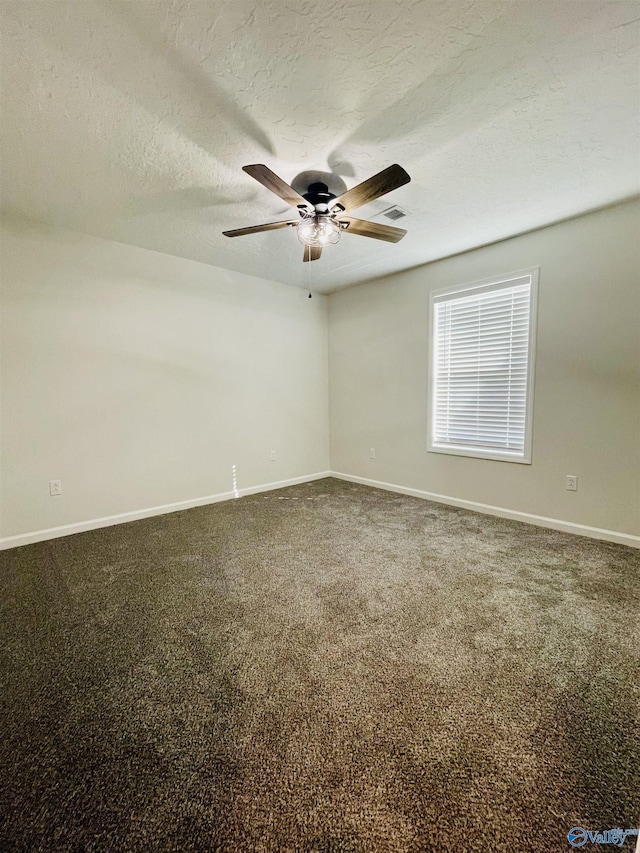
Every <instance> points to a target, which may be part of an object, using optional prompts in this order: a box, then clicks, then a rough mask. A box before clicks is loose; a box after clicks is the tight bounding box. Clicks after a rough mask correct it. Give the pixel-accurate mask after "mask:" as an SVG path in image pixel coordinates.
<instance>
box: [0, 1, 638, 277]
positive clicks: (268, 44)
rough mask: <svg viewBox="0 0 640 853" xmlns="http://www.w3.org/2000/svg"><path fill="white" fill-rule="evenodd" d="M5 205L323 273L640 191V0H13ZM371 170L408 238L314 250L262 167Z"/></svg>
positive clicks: (401, 257)
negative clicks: (275, 223) (257, 174)
mask: <svg viewBox="0 0 640 853" xmlns="http://www.w3.org/2000/svg"><path fill="white" fill-rule="evenodd" d="M0 12H1V14H2V64H3V87H2V122H3V142H2V166H3V194H2V195H3V205H4V208H5V210H6V211H8V212H9V213H10V214H12V215H14V216H25V217H28V218H34V219H37V220H41V221H44V222H49V223H52V224H57V225H61V226H64V227H67V228H71V229H76V230H81V231H87V232H89V233H92V234H96V235H98V236H102V237H107V238H111V239H114V240H119V241H122V242H125V243H131V244H133V245H138V246H142V247H146V248H151V249H156V250H159V251H163V252H167V253H170V254H175V255H179V256H183V257H188V258H192V259H195V260H199V261H204V262H209V263H212V264H215V265H218V266H222V267H226V268H229V269H235V270H238V271H241V272H244V273H248V274H253V275H259V276H263V277H266V278H270V279H274V280H279V281H283V282H285V283H288V284H293V285H299V286H303V287H307V286H309V285H310V284H311V285H312V286H313V287H314V288H315V289H318V290H331V289H334V288H337V287H340V286H343V285H346V284H349V283H353V282H356V281H361V280H363V279H366V278H369V277H371V276H373V275H379V274H382V273H386V272H391V271H395V270H400V269H403V268H406V267H409V266H413V265H416V264H420V263H424V262H426V261H428V260H432V259H434V258H437V257H442V256H444V255H447V254H450V253H452V252H456V251H461V250H464V249H468V248H472V247H474V246H477V245H480V244H482V243H484V242H487V241H491V240H496V239H499V238H503V237H505V236H509V235H512V234H514V233H518V232H520V231H523V230H526V229H529V228H532V227H537V226H540V225H544V224H548V223H549V222H552V221H555V220H557V219H560V218H563V217H567V216H571V215H575V214H578V213H581V212H584V211H585V210H588V209H592V208H594V207H597V206H600V205H604V204H609V203H613V202H615V201H618V200H621V199H622V198H626V197H629V196H631V195H634V194H635V193H637V192H638V191H639V189H640V186H639V180H640V179H639V176H638V169H637V158H638V117H637V111H638V91H639V87H640V83H639V78H638V51H639V44H640V42H639V24H638V20H637V19H638V18H640V6H639V4H637V3H629V2H611V3H590V2H589V3H568V2H564V3H558V2H557V1H556V0H553V2H551V0H542V2H517V3H515V2H511V0H509V2H473V0H470V2H467V3H463V2H453V3H452V2H449V0H447V2H434V0H413V2H412V0H399V1H398V2H393V0H351V2H348V3H347V2H336V0H325V2H322V3H317V2H309V0H278V2H275V0H272V2H262V3H255V2H247V0H230V1H229V2H210V1H209V0H207V2H204V0H202V2H198V0H190V2H185V0H154V2H152V3H150V2H144V0H127V2H121V1H120V0H108V2H107V0H73V1H71V0H59V2H56V3H42V2H31V0H4V2H2V4H1V5H0ZM254 162H264V163H267V164H268V165H269V166H270V167H271V168H273V169H274V171H276V172H278V173H279V174H281V175H282V177H284V178H285V179H286V180H288V181H290V180H292V179H293V177H294V176H295V175H296V174H297V173H299V172H300V171H303V170H305V169H323V170H333V171H335V172H336V173H338V174H340V175H342V176H343V178H344V179H345V181H346V182H347V184H348V185H349V186H352V185H353V184H355V183H357V182H359V181H360V180H363V179H364V178H366V177H368V176H369V175H371V174H373V173H375V172H377V171H379V170H380V169H382V168H384V167H386V166H388V165H389V164H390V163H392V162H399V163H400V164H401V165H403V166H404V167H405V168H406V169H407V170H408V172H409V174H410V175H411V176H412V178H413V182H412V183H411V184H409V185H408V186H406V187H403V188H401V189H400V190H397V191H396V192H395V193H393V194H392V195H391V196H387V197H385V198H384V199H382V200H379V201H378V202H374V203H373V204H371V205H369V206H368V207H366V208H362V209H361V211H360V213H359V215H361V216H362V217H363V218H367V217H371V216H375V215H376V214H377V213H379V212H380V211H381V210H382V209H384V207H386V206H388V204H390V203H392V202H395V203H398V204H401V205H402V206H403V207H406V208H407V209H408V210H409V211H411V217H410V218H409V219H408V220H406V227H407V228H408V230H409V234H408V235H407V237H406V238H405V239H404V240H403V242H402V243H400V244H398V245H397V246H393V245H387V244H382V243H379V242H377V241H373V240H368V239H364V238H358V237H352V236H351V235H345V237H344V239H343V240H341V242H340V244H339V245H338V246H337V247H335V249H331V250H327V251H325V253H324V256H323V258H322V260H321V261H320V262H318V263H314V264H308V265H306V267H303V265H302V263H301V262H300V261H301V249H300V246H299V245H298V243H297V241H296V240H295V235H293V234H291V233H290V232H289V231H288V230H285V231H281V232H270V233H268V234H261V235H253V236H251V237H245V238H239V239H237V240H233V241H232V240H228V239H226V238H224V237H222V235H221V231H222V230H223V229H227V228H235V227H241V226H244V225H251V224H258V223H260V222H267V221H271V220H273V219H274V218H287V216H288V212H289V209H288V208H287V207H286V205H284V203H282V202H280V200H279V199H278V198H277V197H275V196H272V195H271V194H270V193H269V192H268V191H267V190H266V189H263V188H262V187H260V186H259V185H258V184H257V183H255V182H254V181H253V180H252V179H251V178H249V177H248V176H247V175H245V174H244V173H243V172H242V171H241V167H242V165H244V164H246V163H254Z"/></svg>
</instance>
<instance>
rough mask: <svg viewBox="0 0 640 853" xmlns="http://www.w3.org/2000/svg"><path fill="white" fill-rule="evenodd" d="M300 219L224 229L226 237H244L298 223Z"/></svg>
mask: <svg viewBox="0 0 640 853" xmlns="http://www.w3.org/2000/svg"><path fill="white" fill-rule="evenodd" d="M297 224H298V220H296V219H287V220H285V221H284V222H267V224H266V225H250V226H249V227H248V228H235V229H234V230H233V231H223V232H222V233H223V234H224V236H225V237H243V236H244V235H245V234H257V233H258V232H260V231H273V230H274V229H275V228H284V227H285V226H286V225H297Z"/></svg>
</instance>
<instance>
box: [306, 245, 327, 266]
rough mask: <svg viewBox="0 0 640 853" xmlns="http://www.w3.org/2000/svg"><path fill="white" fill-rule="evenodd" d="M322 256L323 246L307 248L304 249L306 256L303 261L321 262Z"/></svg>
mask: <svg viewBox="0 0 640 853" xmlns="http://www.w3.org/2000/svg"><path fill="white" fill-rule="evenodd" d="M321 254H322V246H305V247H304V255H303V256H302V260H303V261H305V262H306V261H318V260H320V255H321Z"/></svg>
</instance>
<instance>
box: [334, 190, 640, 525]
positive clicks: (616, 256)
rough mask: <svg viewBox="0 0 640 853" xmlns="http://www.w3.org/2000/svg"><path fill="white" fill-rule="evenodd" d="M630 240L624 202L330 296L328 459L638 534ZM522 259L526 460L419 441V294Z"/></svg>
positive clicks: (634, 223)
mask: <svg viewBox="0 0 640 853" xmlns="http://www.w3.org/2000/svg"><path fill="white" fill-rule="evenodd" d="M407 227H411V226H410V224H409V225H408V226H407ZM428 239H429V237H428V235H425V240H428ZM639 246H640V204H639V203H638V202H632V203H628V204H624V205H620V206H618V207H615V208H612V209H609V210H604V211H600V212H598V213H593V214H589V215H587V216H583V217H580V218H578V219H574V220H572V221H569V222H565V223H561V224H559V225H554V226H550V227H548V228H545V229H543V230H540V231H537V232H535V233H531V234H528V235H524V236H522V237H517V238H514V239H512V240H508V241H505V242H503V243H499V244H496V245H494V246H490V247H487V248H484V249H478V250H476V251H473V252H469V253H467V254H464V255H460V256H457V257H454V258H450V259H447V260H444V261H440V262H438V263H434V264H430V265H427V266H424V267H420V268H417V269H414V270H411V271H408V272H405V273H401V274H398V275H394V276H390V277H387V278H384V279H380V280H377V281H373V282H369V283H367V284H364V285H361V286H359V287H355V288H351V289H348V290H345V291H341V292H338V293H334V294H332V295H331V296H330V299H329V341H330V343H329V365H330V367H329V377H330V434H331V468H332V470H333V471H336V472H342V473H345V474H350V475H355V476H359V477H364V478H369V479H372V480H377V481H381V482H386V483H391V484H396V485H399V486H404V487H408V488H414V489H419V490H423V491H427V492H431V493H435V494H440V495H447V496H450V497H453V498H457V499H460V500H467V501H475V502H478V503H482V504H488V505H492V506H497V507H503V508H506V509H509V510H513V511H519V512H524V513H531V514H534V515H539V516H545V517H550V518H555V519H560V520H564V521H568V522H574V523H577V524H582V525H587V526H591V527H597V528H603V529H605V530H613V531H619V532H622V533H627V534H632V535H640V372H639V371H640V257H639V248H638V247H639ZM399 249H400V251H401V250H402V249H401V246H400V247H399ZM392 250H393V248H391V249H390V251H392ZM533 266H539V267H540V284H539V299H538V332H537V359H536V377H535V400H534V424H533V464H532V465H521V464H514V463H509V462H496V461H491V460H485V459H473V458H468V457H456V456H445V455H440V454H434V453H427V451H426V442H427V411H428V402H427V367H428V361H427V359H428V351H429V340H428V305H429V293H430V292H431V291H433V290H440V289H443V288H446V287H448V286H451V285H457V284H463V283H465V282H473V281H477V280H479V279H483V278H487V277H489V276H494V275H499V274H502V273H509V272H512V271H515V270H520V269H524V268H527V267H533ZM371 447H373V448H375V450H376V459H374V460H372V459H369V458H368V457H369V448H371ZM566 474H577V475H578V478H579V490H578V492H575V493H573V492H568V491H566V490H565V488H564V477H565V475H566Z"/></svg>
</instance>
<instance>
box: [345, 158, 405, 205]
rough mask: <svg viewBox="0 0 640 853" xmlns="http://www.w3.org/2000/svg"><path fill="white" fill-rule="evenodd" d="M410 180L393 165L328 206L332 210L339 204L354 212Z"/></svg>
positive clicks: (398, 167) (402, 170) (399, 168)
mask: <svg viewBox="0 0 640 853" xmlns="http://www.w3.org/2000/svg"><path fill="white" fill-rule="evenodd" d="M410 180H411V178H410V177H409V175H408V174H407V173H406V172H405V170H404V169H403V168H402V166H398V164H397V163H394V164H393V166H389V167H388V168H387V169H383V170H382V171H381V172H378V174H377V175H373V177H371V178H368V179H367V180H366V181H363V182H362V183H361V184H358V185H357V186H355V187H352V188H351V189H350V190H347V191H346V193H343V194H342V195H341V196H338V198H336V199H333V201H332V202H331V205H330V206H331V207H332V208H333V207H335V206H336V205H338V204H339V205H341V206H342V207H343V208H344V209H345V211H347V210H354V209H355V208H356V207H362V205H363V204H367V203H368V202H370V201H373V200H374V199H376V198H380V196H382V195H385V194H386V193H390V192H391V190H395V189H397V188H398V187H401V186H403V185H404V184H408V183H409V181H410Z"/></svg>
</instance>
